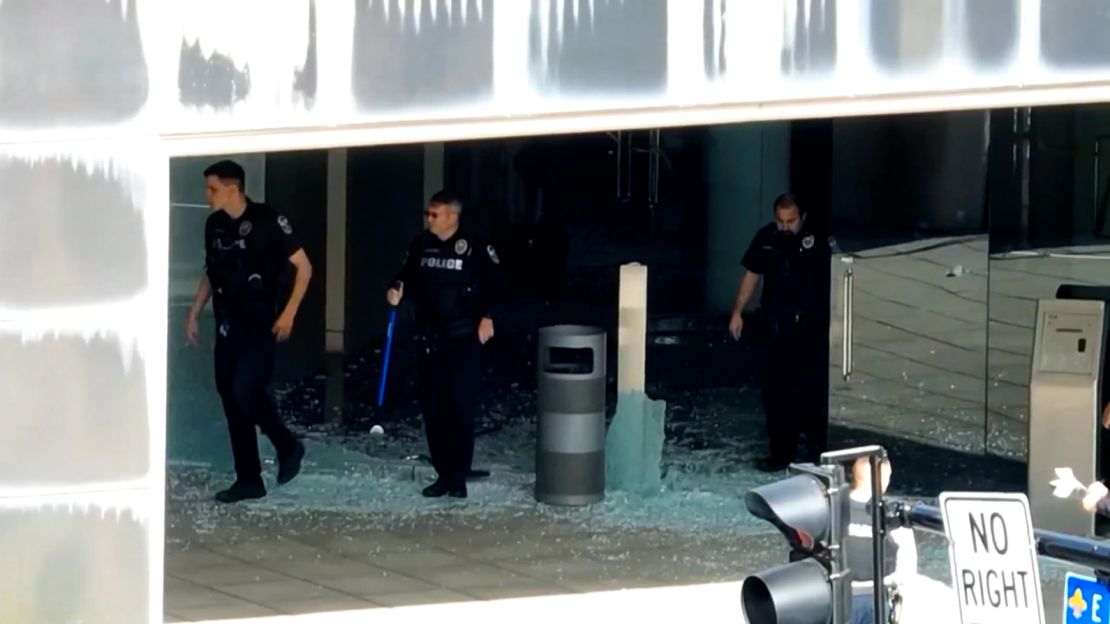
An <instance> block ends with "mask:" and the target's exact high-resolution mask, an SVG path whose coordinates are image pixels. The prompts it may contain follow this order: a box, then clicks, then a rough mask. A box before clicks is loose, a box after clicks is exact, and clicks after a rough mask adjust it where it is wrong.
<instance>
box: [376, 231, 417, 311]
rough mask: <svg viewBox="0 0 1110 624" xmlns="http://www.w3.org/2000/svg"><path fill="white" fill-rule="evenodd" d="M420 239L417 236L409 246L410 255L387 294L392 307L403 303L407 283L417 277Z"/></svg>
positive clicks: (387, 299) (407, 256) (408, 254)
mask: <svg viewBox="0 0 1110 624" xmlns="http://www.w3.org/2000/svg"><path fill="white" fill-rule="evenodd" d="M419 243H420V237H419V236H417V237H416V240H414V241H413V242H412V244H411V245H409V250H408V253H407V254H406V255H405V261H404V262H403V263H402V264H401V270H400V271H398V272H397V275H396V276H395V277H394V278H393V281H392V282H391V283H390V286H389V290H387V291H386V293H385V300H386V301H387V302H389V305H391V306H397V305H400V303H401V298H402V297H403V296H404V294H405V282H410V281H412V279H413V278H414V277H416V268H417V267H416V263H417V262H419V257H420V250H419V248H418V247H419Z"/></svg>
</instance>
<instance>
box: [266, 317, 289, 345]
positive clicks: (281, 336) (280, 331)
mask: <svg viewBox="0 0 1110 624" xmlns="http://www.w3.org/2000/svg"><path fill="white" fill-rule="evenodd" d="M270 331H272V332H273V334H274V337H276V338H277V339H278V342H285V341H286V340H289V334H291V333H293V317H292V316H290V315H287V314H282V315H281V316H279V317H278V320H277V321H274V327H273V329H271V330H270Z"/></svg>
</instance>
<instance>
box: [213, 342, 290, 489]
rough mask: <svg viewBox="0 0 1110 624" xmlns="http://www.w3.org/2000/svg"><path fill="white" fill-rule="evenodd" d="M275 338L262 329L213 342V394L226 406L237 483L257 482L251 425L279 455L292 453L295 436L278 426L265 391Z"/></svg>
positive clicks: (257, 463)
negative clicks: (214, 348) (214, 370)
mask: <svg viewBox="0 0 1110 624" xmlns="http://www.w3.org/2000/svg"><path fill="white" fill-rule="evenodd" d="M274 348H275V343H274V337H273V336H272V335H271V334H270V333H269V328H268V327H267V328H266V329H265V331H259V332H255V333H253V334H249V335H244V334H239V335H236V334H235V333H233V332H232V333H229V335H227V336H224V335H222V334H217V338H216V354H215V357H216V391H217V392H218V393H219V394H220V399H221V400H222V401H223V405H224V415H225V416H227V430H228V433H229V434H230V435H231V452H232V454H233V455H234V457H235V474H236V477H237V479H238V480H239V481H244V482H252V483H261V482H262V464H261V462H260V460H259V457H258V434H257V433H256V432H255V427H256V426H257V427H259V428H260V429H261V430H262V433H264V434H265V435H266V437H268V438H269V439H270V442H271V443H273V445H274V449H275V450H276V451H277V454H278V456H279V457H281V456H283V455H286V454H287V453H289V452H291V451H292V450H293V449H294V447H295V445H296V442H295V440H294V438H293V433H292V432H291V431H289V429H288V428H286V426H285V425H284V424H283V423H282V422H281V418H280V417H279V416H278V413H277V408H276V407H275V406H274V402H273V400H272V399H271V398H270V395H269V393H268V392H267V391H266V386H267V384H269V382H270V376H271V375H273V372H274Z"/></svg>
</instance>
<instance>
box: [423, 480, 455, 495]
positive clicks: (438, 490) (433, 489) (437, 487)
mask: <svg viewBox="0 0 1110 624" xmlns="http://www.w3.org/2000/svg"><path fill="white" fill-rule="evenodd" d="M449 490H450V488H448V487H447V482H446V481H444V480H443V479H436V482H435V483H433V484H431V485H429V486H428V487H426V488H424V490H423V491H422V492H421V494H423V495H424V496H425V497H427V498H439V497H441V496H445V495H446V494H447V492H448V491H449Z"/></svg>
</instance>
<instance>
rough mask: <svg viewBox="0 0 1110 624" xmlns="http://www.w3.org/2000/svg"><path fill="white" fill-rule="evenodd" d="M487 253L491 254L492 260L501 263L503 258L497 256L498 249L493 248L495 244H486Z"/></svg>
mask: <svg viewBox="0 0 1110 624" xmlns="http://www.w3.org/2000/svg"><path fill="white" fill-rule="evenodd" d="M486 253H487V254H489V259H490V262H492V263H494V264H501V260H500V259H499V258H498V257H497V250H495V249H494V248H493V245H486Z"/></svg>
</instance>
